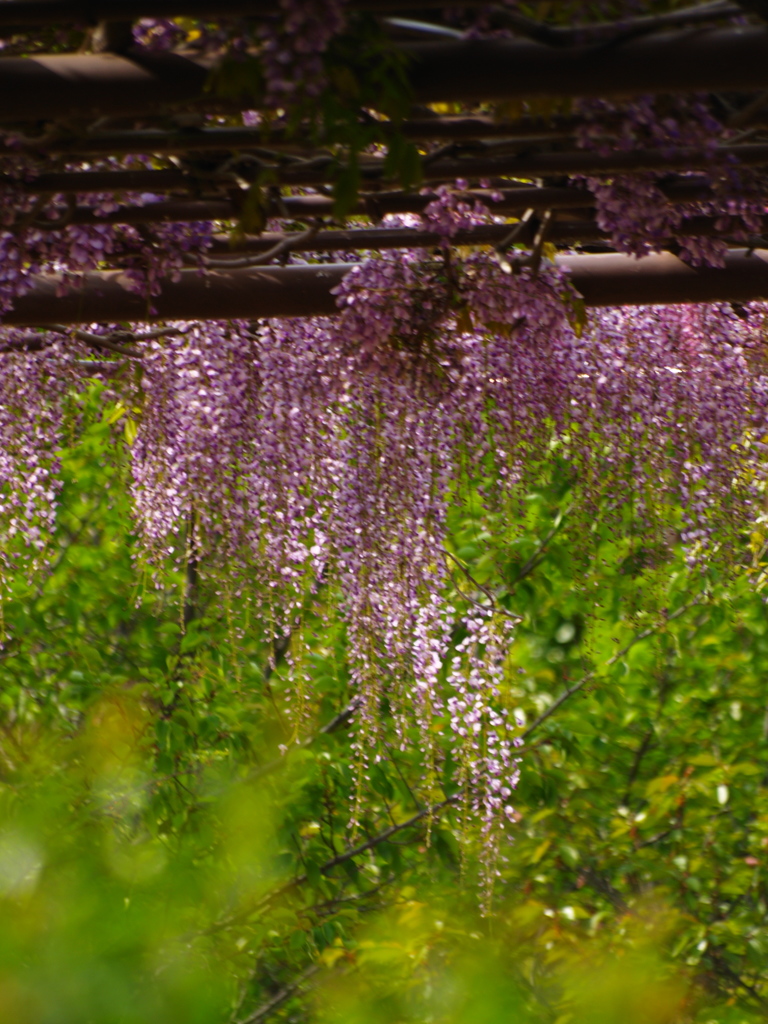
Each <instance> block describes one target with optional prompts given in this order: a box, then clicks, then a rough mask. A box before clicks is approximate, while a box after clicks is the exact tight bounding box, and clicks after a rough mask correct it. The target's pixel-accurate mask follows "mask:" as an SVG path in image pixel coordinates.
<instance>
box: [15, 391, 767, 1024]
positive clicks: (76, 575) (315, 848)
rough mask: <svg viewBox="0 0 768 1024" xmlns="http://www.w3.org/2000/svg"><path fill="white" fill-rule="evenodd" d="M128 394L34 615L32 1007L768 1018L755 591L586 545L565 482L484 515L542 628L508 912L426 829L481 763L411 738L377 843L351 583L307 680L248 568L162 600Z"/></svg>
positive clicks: (56, 1012) (469, 537)
mask: <svg viewBox="0 0 768 1024" xmlns="http://www.w3.org/2000/svg"><path fill="white" fill-rule="evenodd" d="M99 401H100V398H99V394H98V392H97V391H94V392H93V393H92V394H91V395H89V396H85V398H84V399H83V408H82V416H83V418H84V421H85V422H86V423H90V425H89V426H87V427H86V428H85V430H84V433H83V437H82V440H81V441H80V442H78V443H77V444H76V445H75V446H73V447H72V448H69V449H67V450H65V451H64V452H63V453H62V460H63V466H64V475H65V486H64V492H63V497H62V510H61V514H60V517H59V532H58V537H57V541H58V550H59V554H58V557H57V559H56V561H55V564H54V565H53V567H52V569H51V571H50V572H49V574H48V575H47V576H46V577H45V579H44V580H42V581H38V582H37V583H35V584H34V585H33V584H30V583H28V582H26V581H24V580H21V579H19V581H18V582H17V584H16V586H15V587H14V590H13V593H12V594H11V596H10V599H9V600H8V602H7V604H6V608H5V620H6V621H5V631H6V637H7V640H6V644H5V648H4V650H3V651H2V656H1V657H2V660H0V672H1V673H2V676H1V677H0V678H1V679H2V687H1V688H0V702H2V716H1V717H0V906H1V907H2V910H1V912H0V1017H1V1018H2V1019H3V1020H9V1021H11V1020H12V1021H14V1022H18V1024H48V1022H51V1021H56V1022H61V1024H70V1022H72V1024H84V1022H87V1024H91V1022H93V1024H113V1022H114V1024H133V1022H137V1024H138V1022H141V1024H154V1022H158V1024H160V1022H163V1024H169V1022H177V1021H178V1022H179V1024H182V1022H183V1024H188V1022H190V1024H219V1022H224V1021H233V1022H244V1021H254V1022H255V1021H260V1020H266V1019H270V1018H272V1017H274V1018H279V1017H283V1018H285V1019H291V1020H306V1021H317V1022H318V1024H357V1022H363V1021H365V1022H366V1024H376V1022H379V1021H380V1022H381V1024H398V1022H403V1024H406V1022H408V1024H410V1022H413V1024H421V1022H426V1021H428V1020H431V1021H440V1022H445V1024H464V1022H467V1024H469V1022H470V1021H471V1022H472V1024H476V1022H480V1024H485V1022H488V1024H491V1022H493V1024H495V1022H496V1021H503V1020H509V1021H514V1022H516V1024H517V1022H520V1024H528V1022H530V1024H539V1022H548V1024H555V1022H557V1024H567V1022H570V1021H573V1022H581V1021H584V1020H590V1021H595V1022H599V1024H603V1022H604V1024H634V1022H635V1021H637V1022H638V1024H640V1022H641V1021H642V1022H643V1024H646V1022H651V1024H655V1022H659V1024H662V1022H675V1024H677V1022H680V1024H687V1022H700V1024H705V1022H710V1021H715V1022H718V1024H721V1022H722V1024H736V1022H738V1024H745V1022H751V1021H757V1020H761V1019H763V1018H764V1011H765V1004H764V1002H763V1000H764V999H765V988H766V986H765V982H764V973H765V970H764V965H765V962H766V949H767V948H768V930H767V929H766V924H765V921H766V900H767V898H768V894H767V893H766V882H765V873H766V857H768V852H767V851H768V796H767V795H766V794H767V793H768V790H766V782H767V781H768V762H766V751H767V750H768V740H767V739H766V726H765V721H766V694H765V686H764V679H765V676H766V670H767V669H768V664H767V662H768V628H767V627H766V620H765V608H764V604H763V600H762V598H761V597H760V595H759V594H755V593H754V591H753V589H752V588H751V587H750V586H749V584H748V582H747V580H746V578H743V577H742V576H740V575H738V574H734V575H733V577H731V578H718V577H716V576H715V575H714V574H711V573H710V574H707V573H705V572H702V573H698V574H690V573H688V572H687V571H686V570H685V567H684V564H683V562H682V559H681V555H680V552H679V550H678V548H677V546H676V544H675V540H674V538H673V537H660V538H651V537H649V536H643V535H642V531H641V530H640V529H639V528H638V527H635V530H634V532H633V530H632V529H631V528H627V527H626V524H624V525H622V524H617V525H616V527H615V529H614V531H613V533H611V532H610V531H609V530H608V529H606V528H602V529H600V530H598V529H597V528H596V527H595V528H594V529H593V530H591V531H590V530H589V529H584V527H583V525H581V526H576V525H575V521H574V520H573V516H572V513H570V512H569V511H568V507H569V506H568V503H569V502H570V501H572V500H573V499H572V496H571V491H570V487H569V481H568V480H566V479H565V478H563V477H560V476H558V475H557V473H556V472H553V473H552V474H551V476H550V478H549V479H543V480H542V483H541V486H540V487H539V489H538V491H536V492H535V493H534V492H532V493H531V494H529V496H528V497H527V499H526V500H525V501H524V502H523V504H522V506H521V507H520V508H519V509H514V510H513V509H510V510H507V511H506V512H505V513H503V514H502V513H499V515H498V516H496V517H488V516H485V517H482V516H481V515H480V513H479V511H478V508H479V506H478V505H477V503H476V502H473V501H472V500H471V496H470V497H469V498H467V499H466V500H465V501H463V502H457V507H456V509H455V511H454V513H453V518H452V524H451V525H452V536H453V542H454V553H455V556H456V558H457V559H458V561H459V563H460V564H461V566H462V568H459V566H458V565H454V571H455V578H456V580H455V581H456V587H457V590H460V591H462V592H463V593H465V594H466V596H467V598H468V599H470V598H471V599H472V600H479V601H487V600H488V599H489V596H490V597H492V598H493V600H494V601H495V602H496V603H497V605H498V607H499V608H500V609H504V610H505V611H506V612H507V613H509V614H513V615H516V616H519V617H520V624H519V627H518V635H517V640H516V641H515V643H514V644H513V645H512V647H511V649H510V655H509V670H508V675H507V685H506V688H505V693H504V699H505V701H506V702H507V704H508V706H509V708H510V710H512V711H513V712H514V713H515V715H516V716H517V718H518V720H519V721H520V722H521V723H524V724H521V735H522V736H523V738H524V747H523V751H522V758H523V760H522V777H521V781H520V786H519V790H518V793H517V795H516V801H515V803H516V808H517V817H518V821H517V822H516V824H515V825H514V827H513V828H512V830H511V832H510V839H511V840H512V841H511V843H510V844H509V846H508V848H506V849H505V850H504V851H503V853H504V861H503V862H502V863H501V865H500V878H499V879H498V884H497V887H496V893H495V898H494V914H493V916H492V917H491V918H487V919H482V918H481V917H480V916H479V914H478V910H477V894H476V891H475V888H474V883H473V877H474V874H473V871H474V868H473V862H474V859H475V857H476V854H477V849H476V841H475V840H473V837H472V834H471V832H467V833H466V834H465V836H464V840H465V841H464V842H463V843H462V842H460V840H461V834H460V833H461V828H462V827H465V826H460V825H459V823H458V818H457V817H455V815H454V813H453V811H452V810H451V808H450V807H448V808H447V809H445V810H444V811H440V812H439V813H435V814H434V816H433V817H432V819H431V821H430V816H429V815H424V816H422V817H418V815H419V812H420V811H421V810H422V809H423V808H424V807H425V806H427V805H428V804H429V803H437V802H440V801H442V800H444V799H445V798H446V797H449V796H455V795H457V794H456V792H455V786H454V787H453V788H451V787H450V786H449V783H448V776H449V770H448V769H449V765H446V766H445V767H446V774H445V775H444V776H443V777H441V778H431V777H425V776H424V772H423V766H422V765H421V763H420V759H419V752H418V750H417V749H416V744H415V743H414V744H412V745H411V746H410V747H407V748H406V749H405V750H400V749H399V748H398V746H397V744H395V743H392V742H391V740H392V737H387V736H386V735H385V740H386V741H387V742H388V743H389V746H388V747H387V748H386V749H387V757H386V758H385V759H383V760H382V761H381V762H380V763H379V764H377V765H375V766H374V767H373V768H372V770H371V772H370V779H369V781H368V783H367V787H366V789H365V791H364V799H363V809H362V822H361V828H360V829H359V830H358V832H357V834H352V833H351V831H350V829H349V819H350V813H351V806H352V800H353V797H354V788H355V781H354V780H355V773H354V756H353V753H352V751H351V748H350V743H351V740H350V736H349V729H348V722H347V718H346V717H345V716H344V714H343V712H344V710H345V708H347V707H348V705H349V701H350V699H351V697H352V694H351V693H350V692H349V690H348V678H347V670H346V666H345V641H344V631H343V628H342V626H341V625H340V623H339V621H338V619H337V618H336V617H335V615H334V608H335V606H336V603H337V601H338V595H335V594H333V593H332V592H331V590H330V589H325V590H323V591H322V593H321V594H320V595H319V596H318V597H317V598H316V599H315V601H314V602H313V603H312V604H311V605H309V606H308V608H307V610H306V614H305V618H304V620H303V621H302V623H301V625H300V626H297V631H296V634H295V635H294V637H292V639H291V653H292V657H293V661H294V665H293V666H291V665H290V664H289V663H288V662H287V661H286V660H285V658H284V657H282V655H281V651H280V649H279V648H278V649H277V650H276V651H275V650H270V649H269V648H268V647H267V646H265V645H264V644H263V643H262V642H261V641H260V640H258V639H257V637H258V636H260V631H259V630H257V629H255V628H254V624H253V623H251V622H249V620H248V615H249V612H248V611H247V609H245V608H244V607H242V606H241V605H239V604H238V601H237V599H236V597H235V596H234V595H232V596H231V597H227V596H226V595H227V587H226V581H222V585H221V587H220V589H221V590H222V593H223V595H224V596H223V597H221V596H217V595H216V594H215V593H213V592H208V591H207V590H205V588H204V587H202V586H195V585H194V584H193V585H192V586H190V585H189V581H186V582H185V577H184V574H183V573H179V574H178V576H177V577H176V578H167V579H165V580H164V583H163V586H162V587H155V586H154V584H153V583H152V581H151V580H150V579H145V580H144V581H143V582H142V583H141V584H137V578H138V576H137V565H136V563H135V560H134V559H135V553H134V549H133V544H132V537H131V523H130V518H129V502H128V496H127V491H126V487H127V485H126V470H125V466H124V464H123V458H124V456H123V452H122V442H121V440H120V433H121V431H122V430H123V420H124V417H120V416H118V415H117V414H116V413H115V412H114V411H112V410H109V411H107V412H106V413H101V412H100V411H99V409H100V406H99ZM459 635H460V624H457V638H458V636H459ZM283 653H285V652H283ZM302 679H304V680H305V681H304V682H303V683H302ZM301 686H303V687H304V696H303V697H300V698H298V699H297V697H296V694H295V693H294V694H292V695H291V696H290V700H289V699H288V697H289V694H288V692H287V691H288V690H296V689H297V688H300V687H301ZM569 691H572V692H571V695H570V696H568V697H567V698H566V699H565V700H563V702H562V703H561V704H560V705H559V706H558V707H557V709H556V710H554V711H553V712H552V713H551V714H550V715H549V716H548V717H545V718H542V716H545V715H547V712H548V709H551V708H552V706H553V701H555V700H557V699H558V698H559V697H561V696H562V695H563V694H566V693H568V692H569ZM297 703H298V704H300V705H301V706H302V708H303V710H302V711H301V713H300V714H299V713H297V712H295V711H294V710H292V709H293V708H295V707H296V705H297ZM337 716H340V717H337ZM540 719H541V721H539V720H540ZM328 723H335V724H334V727H333V728H331V730H330V731H328V732H321V731H320V729H321V727H322V726H323V725H324V724H326V725H327V724H328ZM537 723H538V724H537ZM409 821H410V822H411V824H407V823H408V822H409ZM393 823H400V824H403V823H406V824H404V827H403V828H401V829H399V830H395V831H394V832H390V833H389V834H388V838H387V839H385V840H382V839H381V836H382V833H384V832H385V830H387V829H389V828H390V827H391V826H392V824H393ZM465 828H466V827H465ZM473 844H474V845H473ZM355 850H357V852H354V851H355Z"/></svg>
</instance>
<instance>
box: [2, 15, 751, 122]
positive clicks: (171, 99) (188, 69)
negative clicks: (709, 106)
mask: <svg viewBox="0 0 768 1024" xmlns="http://www.w3.org/2000/svg"><path fill="white" fill-rule="evenodd" d="M12 2H13V0H2V2H0V12H2V11H3V9H4V8H6V7H8V6H9V4H11V3H12ZM58 2H59V0H50V3H51V4H54V3H58ZM86 6H87V5H86ZM400 49H401V52H402V53H403V55H404V56H405V58H406V62H407V73H408V76H409V79H410V82H411V86H412V91H413V98H414V100H416V101H418V102H441V101H446V102H450V101H456V102H475V101H481V100H509V99H517V98H523V97H531V96H621V95H630V94H635V95H636V94H638V93H643V94H644V93H653V94H658V93H669V92H675V93H680V92H697V91H742V92H751V91H756V90H761V89H768V28H763V27H753V26H747V27H731V28H722V29H697V30H692V31H675V32H665V33H659V34H654V35H649V36H647V37H642V38H639V39H631V40H629V41H628V42H624V43H619V44H617V45H615V46H581V47H574V48H572V49H558V48H554V47H549V46H544V45H543V44H541V43H534V42H530V41H528V40H503V39H477V40H473V39H469V40H459V41H456V42H453V41H449V42H438V43H408V44H402V45H401V47H400ZM209 69H210V62H209V61H207V60H204V59H202V58H199V57H192V56H182V55H181V54H176V53H165V54H163V53H145V52H138V51H133V52H132V53H131V55H130V56H117V55H115V54H106V53H105V54H48V55H43V54H36V55H33V56H30V57H2V58H0V122H5V123H8V122H22V121H46V122H49V121H51V120H56V119H60V118H66V117H87V116H96V115H99V114H111V115H129V114H130V115H136V116H144V115H149V114H153V113H161V112H163V111H165V110H167V109H169V108H171V107H178V106H184V107H195V106H197V107H207V108H209V109H220V108H223V107H229V108H230V109H231V108H232V107H233V106H234V107H236V106H237V105H238V104H237V103H236V102H234V101H228V102H227V103H223V102H222V101H220V100H217V99H216V98H215V97H214V96H213V95H212V94H211V93H206V92H205V83H206V81H207V77H208V71H209ZM252 102H253V101H252V100H249V99H248V97H246V96H244V97H243V99H242V101H241V103H242V105H244V106H248V105H252Z"/></svg>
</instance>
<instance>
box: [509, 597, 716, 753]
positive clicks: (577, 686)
mask: <svg viewBox="0 0 768 1024" xmlns="http://www.w3.org/2000/svg"><path fill="white" fill-rule="evenodd" d="M701 603H702V598H695V599H694V600H693V601H690V602H689V603H688V604H684V605H682V606H681V607H680V608H678V609H677V611H674V612H672V614H671V615H665V617H664V618H663V619H662V620H661V622H657V623H656V625H654V626H649V627H648V628H647V629H644V630H642V632H640V633H637V634H635V636H633V637H632V639H631V640H630V641H629V642H628V643H626V644H624V646H623V647H622V648H621V650H618V651H617V652H616V653H615V654H614V655H613V657H612V658H609V659H608V661H606V662H605V664H604V665H603V666H602V668H603V669H606V668H610V667H611V666H612V665H615V664H616V662H617V661H619V660H620V659H621V658H623V657H624V655H625V654H626V653H627V652H628V651H630V650H631V649H632V648H633V647H634V646H635V644H639V643H640V642H641V641H642V640H647V639H648V637H649V636H653V635H654V634H655V633H658V632H659V631H660V630H662V629H664V627H665V626H667V625H668V624H669V623H670V622H673V621H674V620H675V619H679V618H680V616H681V615H684V614H685V613H686V612H687V611H690V609H691V608H695V607H697V606H698V605H700V604H701ZM599 671H600V668H599V667H597V668H593V669H592V670H591V671H589V672H587V674H586V675H584V676H582V677H581V679H579V681H578V682H577V683H574V684H573V686H571V687H570V688H569V689H567V690H565V692H564V693H561V694H560V696H559V697H558V698H557V700H554V701H553V702H552V703H551V704H550V705H549V707H548V708H547V709H546V711H544V712H542V714H540V715H539V717H538V718H537V719H536V721H535V722H533V723H532V724H531V725H529V726H528V728H527V729H526V730H525V732H523V733H522V734H521V737H520V738H521V739H522V740H526V739H527V738H528V737H529V736H530V735H531V734H532V733H533V732H534V731H535V730H536V729H538V728H539V726H540V725H543V723H544V722H546V720H547V719H548V718H550V717H551V716H552V715H553V714H554V713H555V712H556V711H557V710H558V708H560V707H562V705H563V704H565V702H566V701H567V700H568V699H569V697H572V696H573V695H574V693H578V692H579V690H581V689H583V688H584V687H585V686H586V685H587V683H589V682H591V681H592V679H594V678H595V676H596V675H597V674H598V672H599Z"/></svg>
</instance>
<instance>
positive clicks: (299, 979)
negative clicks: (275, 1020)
mask: <svg viewBox="0 0 768 1024" xmlns="http://www.w3.org/2000/svg"><path fill="white" fill-rule="evenodd" d="M319 970H320V964H310V965H309V967H306V968H305V969H304V970H303V971H302V972H301V974H299V975H297V976H296V977H295V978H294V979H293V981H291V982H289V983H288V984H287V985H285V986H284V987H283V988H281V989H280V991H279V992H276V993H275V995H273V996H272V998H271V999H268V1000H267V1001H266V1002H265V1003H262V1004H261V1006H260V1007H259V1008H258V1009H257V1010H254V1011H253V1013H251V1014H249V1015H248V1016H247V1017H243V1018H241V1020H239V1021H238V1024H257V1022H258V1021H260V1020H264V1018H265V1017H268V1016H269V1014H270V1013H272V1011H273V1010H276V1009H277V1007H278V1006H280V1005H281V1003H284V1002H285V1001H286V999H290V997H291V996H292V995H293V994H294V992H296V990H297V989H299V988H301V986H302V985H303V984H304V982H305V981H307V980H308V979H309V978H311V977H312V975H313V974H317V972H318V971H319Z"/></svg>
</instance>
